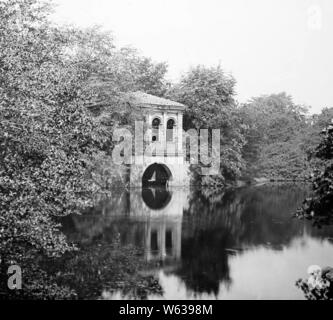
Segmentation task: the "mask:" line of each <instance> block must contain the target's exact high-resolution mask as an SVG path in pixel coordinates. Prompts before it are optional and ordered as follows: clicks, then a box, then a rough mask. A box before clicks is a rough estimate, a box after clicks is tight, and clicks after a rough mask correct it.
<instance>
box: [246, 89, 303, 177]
mask: <svg viewBox="0 0 333 320" xmlns="http://www.w3.org/2000/svg"><path fill="white" fill-rule="evenodd" d="M306 111H307V109H306V108H305V107H303V106H300V105H297V104H295V103H294V102H293V100H292V97H291V96H289V95H287V94H286V93H284V92H282V93H279V94H272V95H264V96H260V97H255V98H252V99H251V100H250V101H249V102H248V103H246V104H244V105H243V106H241V108H240V114H241V116H242V119H243V124H244V131H243V134H244V135H245V137H246V144H245V147H244V149H243V157H244V159H245V161H246V163H247V170H246V171H245V172H244V173H245V175H248V176H250V177H251V176H255V175H260V176H262V177H267V178H273V179H276V178H277V179H286V178H287V179H295V178H299V177H302V175H304V172H306V170H307V166H308V164H307V155H306V150H305V147H306V144H305V143H304V141H303V138H304V136H305V134H306V132H307V129H308V127H309V125H308V123H307V118H306Z"/></svg>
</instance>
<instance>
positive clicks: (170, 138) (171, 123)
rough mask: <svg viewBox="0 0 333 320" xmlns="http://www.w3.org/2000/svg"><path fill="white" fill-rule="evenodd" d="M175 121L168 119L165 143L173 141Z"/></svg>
mask: <svg viewBox="0 0 333 320" xmlns="http://www.w3.org/2000/svg"><path fill="white" fill-rule="evenodd" d="M175 124H176V123H175V120H173V119H169V120H168V122H167V134H166V140H167V141H169V142H170V141H173V136H174V132H173V131H174V127H175Z"/></svg>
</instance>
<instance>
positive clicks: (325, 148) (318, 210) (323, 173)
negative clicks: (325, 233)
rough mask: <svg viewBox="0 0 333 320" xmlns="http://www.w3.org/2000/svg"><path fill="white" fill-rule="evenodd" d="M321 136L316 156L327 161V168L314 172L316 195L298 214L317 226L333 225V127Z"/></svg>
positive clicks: (326, 129) (304, 204)
mask: <svg viewBox="0 0 333 320" xmlns="http://www.w3.org/2000/svg"><path fill="white" fill-rule="evenodd" d="M321 136H322V140H321V142H320V144H319V145H318V147H317V150H316V156H317V157H318V158H319V159H322V160H323V161H325V163H326V167H325V168H324V170H317V171H316V172H314V177H313V185H312V189H313V193H314V194H313V196H312V197H309V198H307V199H305V201H304V203H303V206H302V207H301V208H299V210H298V211H297V213H296V216H297V217H300V218H306V219H309V220H313V221H314V224H315V225H317V226H321V225H323V224H324V225H325V224H332V223H333V164H332V159H333V125H332V124H330V125H328V126H327V127H326V128H325V129H324V130H323V131H322V132H321Z"/></svg>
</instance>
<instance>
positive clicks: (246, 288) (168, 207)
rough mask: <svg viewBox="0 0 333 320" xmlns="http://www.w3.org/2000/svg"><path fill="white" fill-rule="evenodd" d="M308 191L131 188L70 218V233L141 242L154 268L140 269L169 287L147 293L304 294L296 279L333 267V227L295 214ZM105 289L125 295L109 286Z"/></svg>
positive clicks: (87, 239)
mask: <svg viewBox="0 0 333 320" xmlns="http://www.w3.org/2000/svg"><path fill="white" fill-rule="evenodd" d="M307 194H308V187H306V186H303V185H275V186H258V187H246V188H240V189H235V190H228V191H225V192H221V191H219V192H216V191H215V192H214V191H213V190H211V189H203V190H199V189H193V190H189V189H172V190H165V189H158V188H157V189H156V188H151V189H144V190H141V189H133V190H131V191H130V192H118V193H115V194H114V196H113V198H112V200H110V201H109V202H108V203H105V204H104V205H101V206H100V207H98V208H95V209H94V210H92V211H91V212H88V213H86V214H84V215H82V216H72V217H69V218H68V219H67V220H66V223H65V224H64V232H65V233H66V234H67V235H68V237H69V239H70V240H72V241H74V242H76V243H79V244H80V246H81V247H84V246H88V245H92V244H94V243H98V242H99V241H101V239H103V241H104V242H105V241H113V240H112V239H114V238H115V236H116V237H117V238H118V239H119V242H120V246H124V247H125V246H131V245H132V246H136V247H139V248H141V249H142V250H141V252H142V257H143V258H144V259H145V260H146V261H147V262H149V268H148V267H147V270H141V271H140V272H143V273H144V272H147V273H153V274H154V276H156V277H157V278H158V279H159V282H160V285H161V286H162V289H163V295H162V297H161V296H158V295H154V294H151V295H148V298H149V299H161V298H162V299H304V296H303V293H302V291H301V290H299V289H298V288H297V287H296V286H295V282H296V280H297V279H299V278H304V277H306V276H307V275H306V270H307V267H308V266H309V265H311V264H318V265H320V266H326V265H330V266H333V241H332V240H333V228H332V227H324V228H322V229H317V228H315V227H313V226H312V224H311V223H310V222H309V221H300V220H297V219H294V218H292V213H293V212H294V211H295V210H296V208H297V207H298V206H299V205H300V204H301V203H302V201H303V199H304V198H305V197H306V195H307ZM96 256H97V257H96ZM93 259H99V256H98V255H96V254H95V255H94V257H93ZM101 259H102V257H101ZM83 268H87V266H84V267H83ZM87 273H88V274H89V270H84V273H83V275H82V277H84V276H85V275H86V274H87ZM83 280H84V279H83ZM99 294H100V298H106V299H121V298H126V296H123V295H122V294H121V293H120V292H119V291H117V290H113V291H110V290H108V289H107V287H105V288H103V285H102V290H101V292H100V293H99Z"/></svg>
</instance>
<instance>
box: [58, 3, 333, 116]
mask: <svg viewBox="0 0 333 320" xmlns="http://www.w3.org/2000/svg"><path fill="white" fill-rule="evenodd" d="M55 2H56V3H57V4H58V6H57V8H56V12H55V14H54V20H55V21H56V22H58V23H71V24H76V25H79V26H84V27H87V26H91V25H95V24H98V25H101V26H103V28H104V29H106V30H111V31H113V33H114V36H115V38H116V40H117V43H118V44H119V45H120V46H124V45H132V46H134V47H136V48H137V49H139V50H140V52H141V53H142V54H144V55H146V56H149V57H151V58H153V59H154V60H155V61H166V62H167V63H168V64H169V74H168V77H169V78H170V79H171V80H177V79H178V78H179V76H180V75H181V74H182V73H183V72H184V71H186V70H188V68H189V67H190V66H192V65H197V64H204V65H207V66H212V65H217V64H219V63H220V64H221V66H222V68H223V69H224V70H225V71H227V72H230V73H232V74H233V76H234V77H235V78H236V80H237V87H236V90H237V94H238V95H237V98H238V100H239V101H241V102H243V101H246V100H247V99H249V98H250V97H252V96H257V95H261V94H269V93H277V92H281V91H286V92H287V93H289V94H291V95H292V96H293V97H294V101H295V102H297V103H304V104H307V105H310V106H312V110H311V111H312V112H320V110H321V109H322V108H323V107H333V1H332V0H313V1H310V0H163V1H162V0H55Z"/></svg>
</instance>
